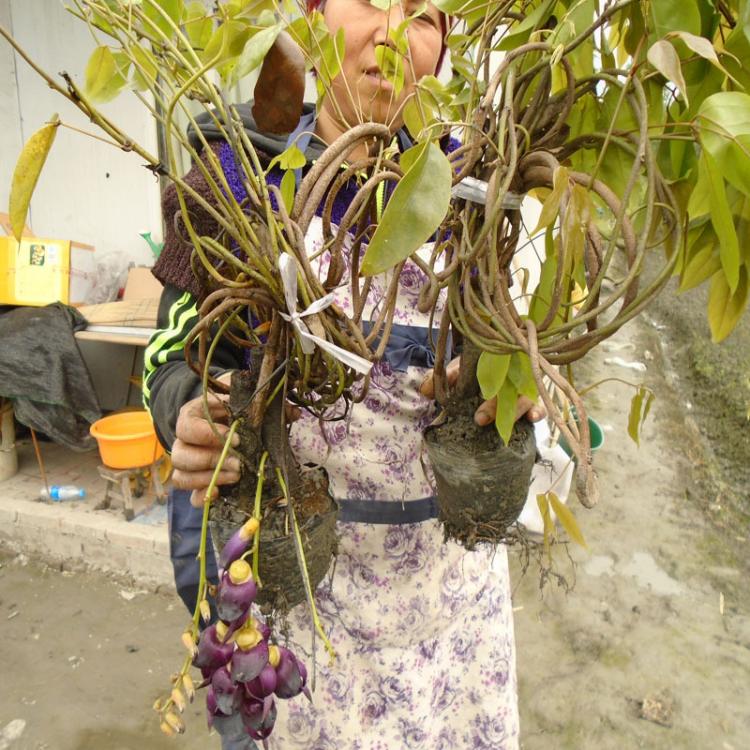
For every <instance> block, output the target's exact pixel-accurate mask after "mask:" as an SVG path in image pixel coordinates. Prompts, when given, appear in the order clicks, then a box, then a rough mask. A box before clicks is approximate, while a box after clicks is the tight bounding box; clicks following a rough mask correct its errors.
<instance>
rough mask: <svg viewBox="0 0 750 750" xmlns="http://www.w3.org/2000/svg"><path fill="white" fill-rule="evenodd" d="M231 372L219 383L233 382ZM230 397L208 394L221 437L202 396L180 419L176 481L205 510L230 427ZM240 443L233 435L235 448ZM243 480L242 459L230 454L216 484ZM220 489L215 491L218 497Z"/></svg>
mask: <svg viewBox="0 0 750 750" xmlns="http://www.w3.org/2000/svg"><path fill="white" fill-rule="evenodd" d="M230 378H231V373H229V372H228V373H225V374H224V375H222V376H221V377H220V378H219V380H221V381H223V382H225V383H229V380H230ZM228 398H229V396H225V395H215V394H209V395H208V407H209V412H210V414H211V419H213V420H214V425H215V428H216V432H217V434H214V431H213V429H211V425H210V424H209V422H208V420H207V419H206V415H205V413H204V411H203V397H202V396H199V397H198V398H194V399H193V400H192V401H188V402H187V403H185V404H184V405H183V406H182V408H181V409H180V413H179V415H178V416H177V425H176V430H175V432H176V439H175V441H174V444H173V446H172V466H173V467H174V472H173V474H172V482H173V484H174V486H175V487H177V488H179V489H182V490H192V491H193V493H192V495H191V496H190V502H191V503H192V504H193V505H195V506H196V507H201V506H202V505H203V503H204V502H205V499H206V491H207V490H208V485H209V484H210V483H211V477H212V476H213V473H214V470H215V469H216V465H217V464H218V462H219V456H220V455H221V451H222V448H223V447H224V442H225V440H226V435H227V432H229V427H228V426H227V421H228V413H227V409H226V405H225V404H226V401H227V399H228ZM239 444H240V438H239V435H237V434H235V435H233V436H232V447H233V448H236V447H237V446H238V445H239ZM239 479H240V460H239V458H237V457H236V456H233V455H231V453H229V454H227V457H226V459H225V460H224V465H223V466H222V468H221V471H220V472H219V476H218V477H217V479H216V484H217V486H218V485H223V484H234V483H235V482H238V481H239ZM217 492H218V490H217V489H216V488H215V489H214V495H216V494H217Z"/></svg>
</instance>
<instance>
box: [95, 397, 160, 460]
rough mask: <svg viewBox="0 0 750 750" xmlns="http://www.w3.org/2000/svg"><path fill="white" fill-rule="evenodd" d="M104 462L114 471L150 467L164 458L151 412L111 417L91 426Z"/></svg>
mask: <svg viewBox="0 0 750 750" xmlns="http://www.w3.org/2000/svg"><path fill="white" fill-rule="evenodd" d="M90 432H91V434H92V435H93V436H94V437H95V438H96V442H97V443H98V444H99V455H101V457H102V462H103V463H104V464H105V465H106V466H109V467H110V468H111V469H135V468H137V467H139V466H148V465H149V464H152V463H153V462H154V461H156V460H157V459H158V458H160V457H161V456H162V455H164V448H162V446H161V443H159V441H158V440H157V438H156V432H155V430H154V423H153V422H152V421H151V416H150V414H149V413H148V412H147V411H126V412H120V413H119V414H110V416H108V417H104V418H103V419H100V420H98V421H96V422H94V424H92V425H91V429H90Z"/></svg>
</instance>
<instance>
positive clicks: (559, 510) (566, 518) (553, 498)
mask: <svg viewBox="0 0 750 750" xmlns="http://www.w3.org/2000/svg"><path fill="white" fill-rule="evenodd" d="M547 498H548V499H549V503H550V505H551V506H552V510H553V511H554V513H555V515H556V516H557V520H558V521H559V522H560V525H561V526H562V527H563V528H564V529H565V531H566V532H567V533H568V536H569V537H570V538H571V539H572V540H573V541H574V542H575V543H576V544H579V545H580V546H581V547H583V548H584V549H588V547H587V545H586V540H585V539H584V538H583V533H582V532H581V529H580V527H579V526H578V521H576V517H575V516H574V515H573V511H572V510H571V509H570V508H569V507H568V506H567V505H565V503H563V502H562V501H561V500H560V498H559V497H558V496H557V495H556V494H555V493H554V492H548V493H547Z"/></svg>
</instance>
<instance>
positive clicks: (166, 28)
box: [142, 0, 185, 39]
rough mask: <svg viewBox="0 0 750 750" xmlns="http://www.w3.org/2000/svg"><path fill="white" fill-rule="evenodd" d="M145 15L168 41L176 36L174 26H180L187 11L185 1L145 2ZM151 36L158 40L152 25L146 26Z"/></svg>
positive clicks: (155, 0) (148, 0)
mask: <svg viewBox="0 0 750 750" xmlns="http://www.w3.org/2000/svg"><path fill="white" fill-rule="evenodd" d="M142 7H143V13H144V15H145V16H146V18H148V19H150V20H151V21H152V22H153V24H154V25H155V26H156V27H157V28H158V29H159V30H160V31H161V32H162V34H164V36H165V37H166V38H167V39H171V38H172V36H174V33H175V31H174V26H179V25H180V22H181V21H182V14H183V12H184V10H185V6H184V2H183V0H143V2H142ZM145 30H146V32H147V34H148V35H149V36H154V37H155V38H158V34H155V33H154V31H153V28H152V26H151V25H150V24H148V23H146V24H145Z"/></svg>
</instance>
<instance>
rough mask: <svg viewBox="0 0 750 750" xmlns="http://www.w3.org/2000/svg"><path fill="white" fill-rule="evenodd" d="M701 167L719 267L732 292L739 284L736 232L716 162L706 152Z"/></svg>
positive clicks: (738, 256) (738, 247)
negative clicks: (717, 251)
mask: <svg viewBox="0 0 750 750" xmlns="http://www.w3.org/2000/svg"><path fill="white" fill-rule="evenodd" d="M701 167H702V168H703V169H705V170H706V174H707V175H708V180H709V183H710V185H711V194H710V196H709V201H710V202H709V205H710V208H711V223H712V224H713V226H714V229H715V230H716V236H717V237H718V238H719V247H720V256H721V267H722V268H723V269H724V275H725V276H726V278H727V283H728V284H729V288H730V289H731V290H732V292H734V291H735V290H736V289H737V284H738V283H739V273H740V243H739V240H738V239H737V230H736V229H735V228H734V219H733V217H732V212H731V210H730V209H729V201H728V200H727V191H726V188H725V186H724V180H723V179H722V178H721V174H720V173H719V170H718V169H717V167H716V162H715V161H714V160H713V158H712V157H711V155H710V154H709V153H708V152H707V151H704V152H703V153H702V154H701Z"/></svg>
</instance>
